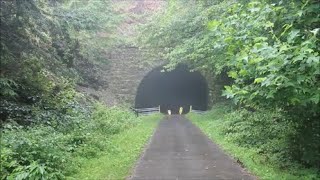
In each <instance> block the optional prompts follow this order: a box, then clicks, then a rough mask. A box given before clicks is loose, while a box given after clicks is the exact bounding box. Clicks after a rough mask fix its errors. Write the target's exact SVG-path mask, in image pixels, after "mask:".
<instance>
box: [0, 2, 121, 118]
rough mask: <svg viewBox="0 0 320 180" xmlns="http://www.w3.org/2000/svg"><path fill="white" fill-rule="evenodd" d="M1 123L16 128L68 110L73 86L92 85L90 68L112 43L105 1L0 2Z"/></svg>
mask: <svg viewBox="0 0 320 180" xmlns="http://www.w3.org/2000/svg"><path fill="white" fill-rule="evenodd" d="M0 3H1V6H0V8H1V9H0V13H1V14H0V18H1V29H0V30H1V36H0V38H1V39H0V40H1V44H0V54H1V66H0V74H1V77H0V99H1V106H0V107H1V109H0V115H1V121H3V122H4V121H7V120H10V119H14V120H16V121H17V122H19V123H20V124H29V123H30V122H31V121H35V120H36V119H37V118H35V115H39V113H38V112H39V111H43V112H44V113H42V117H41V118H39V119H41V121H46V119H45V118H44V117H43V116H46V117H48V118H49V119H50V118H51V117H52V115H51V112H54V113H55V114H58V115H59V114H62V115H61V116H63V113H64V112H66V111H68V109H69V108H72V106H73V105H72V104H73V103H74V102H73V100H72V98H73V96H74V85H75V83H77V82H83V81H85V82H88V81H89V82H90V84H91V85H92V86H94V85H95V84H97V83H98V82H97V81H98V79H97V77H96V76H97V74H95V68H94V67H95V66H94V64H95V63H97V62H100V61H102V59H104V50H105V49H106V48H108V47H110V46H111V45H112V43H113V38H112V37H110V36H111V35H109V36H103V37H101V36H100V35H99V33H100V34H101V33H102V34H103V33H105V34H108V33H109V34H111V32H112V30H113V29H114V28H115V26H116V22H118V20H119V18H118V16H117V15H116V13H115V12H113V9H112V7H111V2H110V1H86V0H83V1H79V0H76V1H75V0H68V1H58V0H57V1H46V0H28V1H26V0H16V1H1V2H0Z"/></svg>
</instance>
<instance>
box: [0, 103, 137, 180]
mask: <svg viewBox="0 0 320 180" xmlns="http://www.w3.org/2000/svg"><path fill="white" fill-rule="evenodd" d="M69 116H70V117H69V118H68V121H67V122H66V123H56V122H55V121H51V122H50V123H49V124H48V123H35V124H32V125H29V126H21V125H18V124H16V123H14V122H11V123H6V124H5V126H4V127H3V128H2V129H1V148H0V150H1V170H0V174H1V179H17V180H20V179H21V180H22V179H65V175H66V174H72V173H75V172H76V170H77V169H78V168H79V164H78V163H77V161H76V158H77V157H83V158H87V159H90V158H94V157H98V156H99V154H100V153H101V152H104V151H106V150H107V149H108V150H110V148H109V147H111V144H112V142H111V141H110V137H112V136H114V135H116V134H119V133H122V132H124V131H127V130H129V129H131V128H133V127H135V126H137V125H138V124H139V123H141V119H140V118H137V117H135V115H134V114H133V113H132V112H130V111H125V110H122V109H120V108H107V107H105V106H103V105H101V104H96V105H95V106H94V107H93V108H92V109H91V110H86V111H85V110H83V111H82V112H81V111H80V110H79V109H77V113H76V114H69ZM112 146H113V145H112Z"/></svg>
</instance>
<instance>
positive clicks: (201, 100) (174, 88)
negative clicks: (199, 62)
mask: <svg viewBox="0 0 320 180" xmlns="http://www.w3.org/2000/svg"><path fill="white" fill-rule="evenodd" d="M162 69H163V67H158V68H155V69H153V70H152V71H151V72H149V73H148V74H147V75H146V76H145V77H144V78H143V80H142V81H141V83H140V85H139V87H138V91H137V95H136V99H135V108H150V107H157V106H159V105H160V111H161V112H162V113H167V111H168V110H171V113H172V114H178V113H179V108H180V107H183V113H184V114H186V113H188V112H189V111H190V106H192V109H196V110H207V107H208V85H207V82H206V80H205V78H204V77H203V76H202V75H201V74H200V73H199V72H190V71H189V70H188V67H187V66H185V65H179V66H178V67H177V68H176V69H174V70H172V71H170V72H161V70H162Z"/></svg>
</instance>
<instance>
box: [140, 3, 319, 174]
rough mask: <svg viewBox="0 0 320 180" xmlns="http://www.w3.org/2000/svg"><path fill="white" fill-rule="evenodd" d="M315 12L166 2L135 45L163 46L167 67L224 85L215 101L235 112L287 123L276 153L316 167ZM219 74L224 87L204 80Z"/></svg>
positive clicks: (315, 8)
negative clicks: (228, 102) (185, 68)
mask: <svg viewBox="0 0 320 180" xmlns="http://www.w3.org/2000/svg"><path fill="white" fill-rule="evenodd" d="M319 9H320V3H319V1H317V0H303V1H296V0H290V1H272V0H263V1H254V0H250V1H247V0H242V1H223V0H222V1H218V0H217V1H210V2H209V1H199V2H194V1H190V2H189V4H188V5H186V2H182V1H169V5H168V9H166V10H165V11H164V12H161V13H160V14H158V15H157V16H155V17H153V19H151V22H150V23H149V24H147V25H146V26H144V27H142V34H143V36H141V37H140V42H141V45H143V46H146V47H154V48H163V49H164V51H163V52H161V53H160V54H159V55H162V56H163V57H164V58H166V59H167V60H168V64H167V68H168V69H172V68H174V67H175V66H176V65H177V64H179V63H185V64H188V65H189V66H190V67H191V68H193V69H195V70H199V71H202V72H203V73H204V74H205V75H206V76H207V77H208V79H209V80H211V79H212V81H213V82H209V83H211V84H216V83H220V84H221V83H222V85H226V86H225V88H224V90H223V94H222V95H223V96H225V97H227V98H230V99H232V100H233V101H234V102H235V103H236V104H238V105H239V106H241V107H245V108H247V109H250V110H251V111H256V113H260V111H261V109H269V111H270V112H272V111H274V112H279V114H281V118H280V119H279V121H285V122H287V121H290V122H288V123H289V124H290V128H289V127H288V128H287V129H284V130H283V131H284V132H283V133H284V135H286V134H287V133H288V134H291V133H293V135H292V134H291V135H290V138H289V135H288V136H287V140H288V141H289V142H287V143H284V144H281V143H280V144H281V146H286V148H287V149H288V151H290V153H289V152H287V151H284V150H283V149H281V153H282V154H286V153H288V154H289V155H290V158H289V159H291V160H292V161H297V162H299V163H302V164H304V165H305V166H306V167H310V166H313V167H318V168H319V161H320V151H319V150H320V134H319V132H320V131H319V129H320V122H319V119H320V108H319V102H320V101H319V99H320V63H319V58H320V57H319V50H320V46H319V36H320V33H319V30H320V29H319V28H320V27H319V24H320V15H319ZM224 73H227V74H228V76H229V77H230V78H232V81H231V82H232V84H230V81H229V82H228V83H226V82H223V81H222V82H217V81H215V79H216V78H212V77H219V76H223V75H224ZM213 89H214V86H213ZM214 93H216V92H214ZM219 95H221V91H220V92H219ZM266 116H268V118H269V120H271V119H273V116H272V114H269V115H266ZM264 119H265V118H264ZM248 123H249V122H248ZM252 123H253V124H256V125H257V126H258V124H259V123H258V122H252ZM265 123H267V122H265ZM274 123H276V122H274ZM230 126H231V125H230ZM253 127H255V126H253ZM284 127H285V126H284ZM257 128H258V127H257ZM265 128H266V129H267V130H270V133H271V134H270V135H272V127H271V126H266V127H265ZM256 130H258V129H252V130H251V131H250V132H251V133H254V132H255V131H256ZM266 138H267V137H266ZM259 141H260V140H259ZM261 142H264V141H261ZM279 146H280V145H279ZM282 150H283V151H282ZM285 157H287V156H285Z"/></svg>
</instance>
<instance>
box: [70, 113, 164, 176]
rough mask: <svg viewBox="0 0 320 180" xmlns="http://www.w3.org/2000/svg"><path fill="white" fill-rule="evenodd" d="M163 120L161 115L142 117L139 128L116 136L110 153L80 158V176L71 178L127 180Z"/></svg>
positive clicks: (112, 138) (109, 148)
mask: <svg viewBox="0 0 320 180" xmlns="http://www.w3.org/2000/svg"><path fill="white" fill-rule="evenodd" d="M160 119H161V115H160V114H156V115H150V116H143V117H141V122H140V123H139V124H138V125H137V126H135V127H133V128H130V129H128V130H126V131H124V132H121V133H119V134H116V135H114V136H112V137H111V138H110V141H109V143H108V144H109V146H110V147H108V150H107V151H105V152H103V153H101V154H100V155H98V156H97V157H96V158H93V159H86V158H79V159H78V162H79V163H80V167H79V169H77V173H76V174H73V175H71V176H69V177H68V178H67V179H81V180H85V179H88V180H98V179H99V180H101V179H117V180H118V179H125V178H126V177H127V176H128V175H130V173H131V171H132V168H133V166H134V164H135V162H136V161H137V159H138V158H139V156H140V154H141V153H142V151H143V148H144V146H145V144H146V143H147V141H148V139H149V138H150V137H151V135H152V133H153V131H154V129H155V127H156V125H157V124H158V122H159V120H160Z"/></svg>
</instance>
